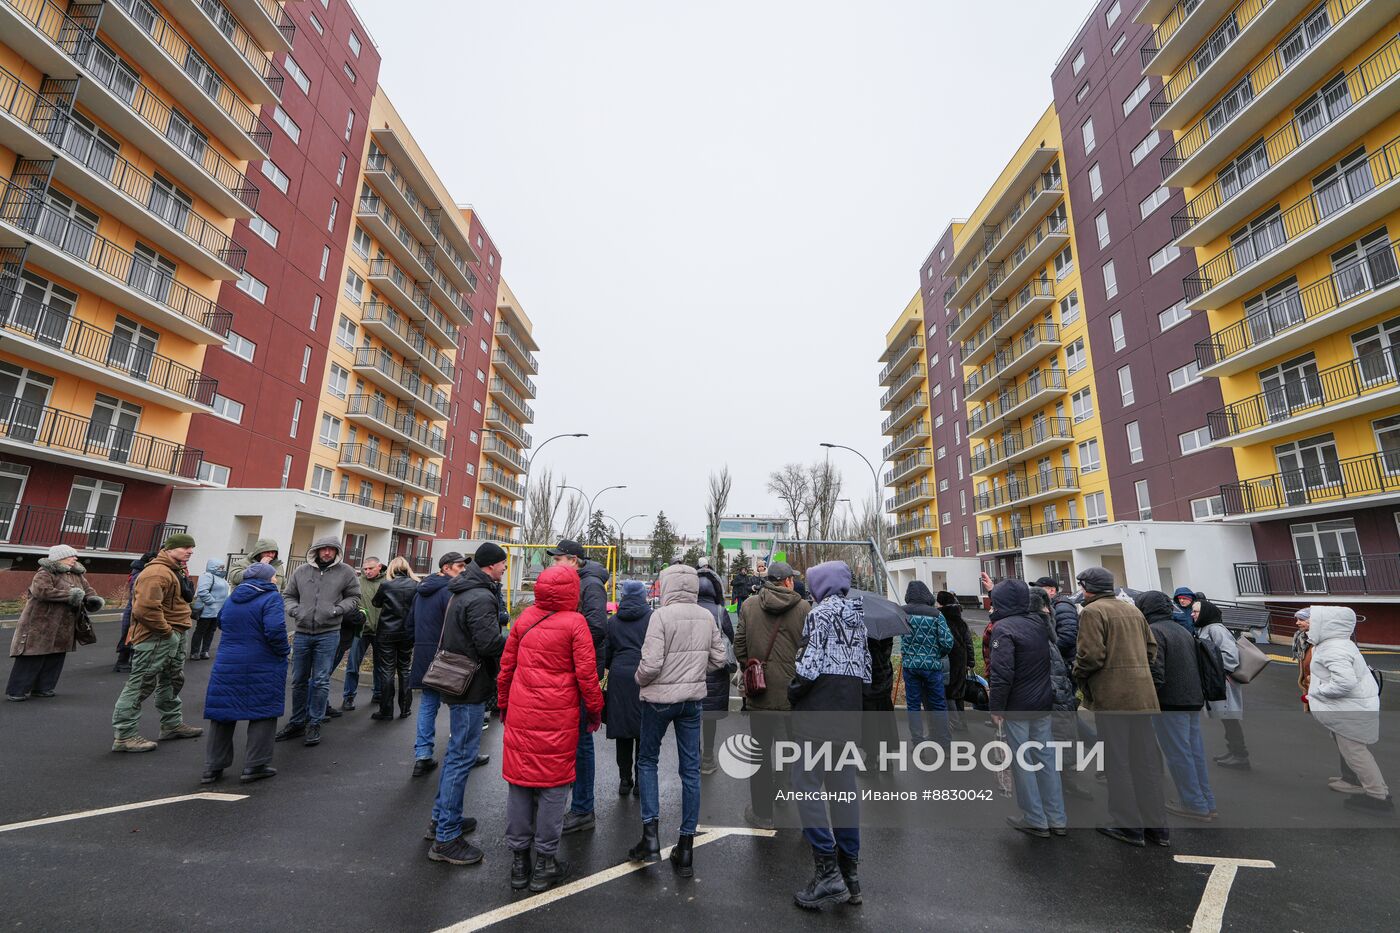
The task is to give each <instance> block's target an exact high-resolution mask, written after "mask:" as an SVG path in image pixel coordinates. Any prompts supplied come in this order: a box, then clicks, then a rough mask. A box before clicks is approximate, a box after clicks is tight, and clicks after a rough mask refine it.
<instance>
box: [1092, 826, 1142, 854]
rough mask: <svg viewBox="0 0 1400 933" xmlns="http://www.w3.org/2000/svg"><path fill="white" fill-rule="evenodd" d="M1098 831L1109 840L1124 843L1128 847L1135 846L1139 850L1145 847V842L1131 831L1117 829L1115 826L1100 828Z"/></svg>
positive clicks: (1139, 835)
mask: <svg viewBox="0 0 1400 933" xmlns="http://www.w3.org/2000/svg"><path fill="white" fill-rule="evenodd" d="M1098 831H1099V832H1100V833H1101V834H1102V835H1105V836H1107V837H1108V838H1110V839H1117V840H1118V841H1119V842H1123V843H1126V844H1128V845H1130V846H1136V847H1137V848H1139V849H1141V848H1142V847H1143V846H1145V845H1147V841H1146V840H1145V839H1144V838H1143V837H1142V835H1141V834H1140V833H1135V832H1132V831H1131V830H1126V829H1119V828H1118V827H1116V826H1100V827H1098Z"/></svg>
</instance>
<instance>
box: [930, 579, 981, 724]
mask: <svg viewBox="0 0 1400 933" xmlns="http://www.w3.org/2000/svg"><path fill="white" fill-rule="evenodd" d="M937 602H938V611H939V612H941V613H943V621H944V622H947V623H948V630H949V631H950V632H952V633H953V653H952V654H950V655H948V682H947V684H946V685H945V687H944V692H945V694H946V695H947V697H948V725H949V726H950V727H951V728H952V730H953V731H954V732H966V731H967V723H966V722H965V721H964V720H963V715H962V713H963V691H964V690H966V689H967V678H968V676H969V675H971V674H974V673H976V671H977V649H976V648H975V647H974V646H973V644H972V630H971V629H969V628H968V627H967V622H966V621H965V620H964V619H963V614H962V606H961V605H960V604H959V603H958V597H957V594H955V593H950V592H948V591H947V590H939V591H938V599H937Z"/></svg>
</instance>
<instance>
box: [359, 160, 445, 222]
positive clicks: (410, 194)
mask: <svg viewBox="0 0 1400 933" xmlns="http://www.w3.org/2000/svg"><path fill="white" fill-rule="evenodd" d="M365 170H366V171H370V172H382V173H384V174H385V175H387V176H388V178H389V181H390V182H391V183H392V184H393V186H394V188H395V189H396V190H397V191H398V192H399V194H401V195H403V198H404V200H406V201H407V202H408V203H409V204H410V205H412V207H413V210H414V213H416V214H417V215H418V219H419V220H420V221H422V223H423V225H424V226H425V227H427V228H428V230H430V231H431V232H432V233H433V235H434V236H437V235H438V234H439V233H440V231H441V230H442V220H441V218H440V217H439V216H438V212H437V211H435V210H433V209H432V208H430V207H428V206H427V205H426V204H424V203H423V199H422V198H420V197H419V196H418V192H417V191H415V190H414V189H413V186H412V185H411V184H409V182H408V179H407V178H405V177H404V176H403V173H402V172H400V171H399V167H398V166H397V165H395V164H394V160H393V159H390V158H389V157H388V156H387V155H385V154H384V153H382V152H377V151H375V150H374V149H373V148H371V150H370V153H369V155H368V156H367V157H366V158H365Z"/></svg>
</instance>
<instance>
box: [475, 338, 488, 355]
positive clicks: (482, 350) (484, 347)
mask: <svg viewBox="0 0 1400 933" xmlns="http://www.w3.org/2000/svg"><path fill="white" fill-rule="evenodd" d="M477 342H478V343H480V344H481V352H482V353H485V352H486V340H485V338H483V339H481V340H478V341H477Z"/></svg>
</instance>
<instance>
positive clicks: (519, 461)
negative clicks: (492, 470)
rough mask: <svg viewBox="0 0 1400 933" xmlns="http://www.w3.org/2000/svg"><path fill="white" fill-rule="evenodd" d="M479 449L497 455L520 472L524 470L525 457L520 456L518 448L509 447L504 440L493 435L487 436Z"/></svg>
mask: <svg viewBox="0 0 1400 933" xmlns="http://www.w3.org/2000/svg"><path fill="white" fill-rule="evenodd" d="M481 449H482V450H484V451H486V452H487V453H493V454H497V455H499V456H500V457H501V459H503V460H505V461H506V462H507V463H509V464H510V465H511V466H513V467H515V468H516V469H517V470H519V471H520V472H521V473H524V472H525V469H526V465H525V458H523V457H522V456H520V452H519V451H518V450H516V449H515V448H513V447H511V446H510V445H509V444H506V443H505V442H504V441H501V440H499V439H498V438H495V437H492V438H489V439H487V441H486V442H485V443H484V444H482V445H481Z"/></svg>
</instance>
